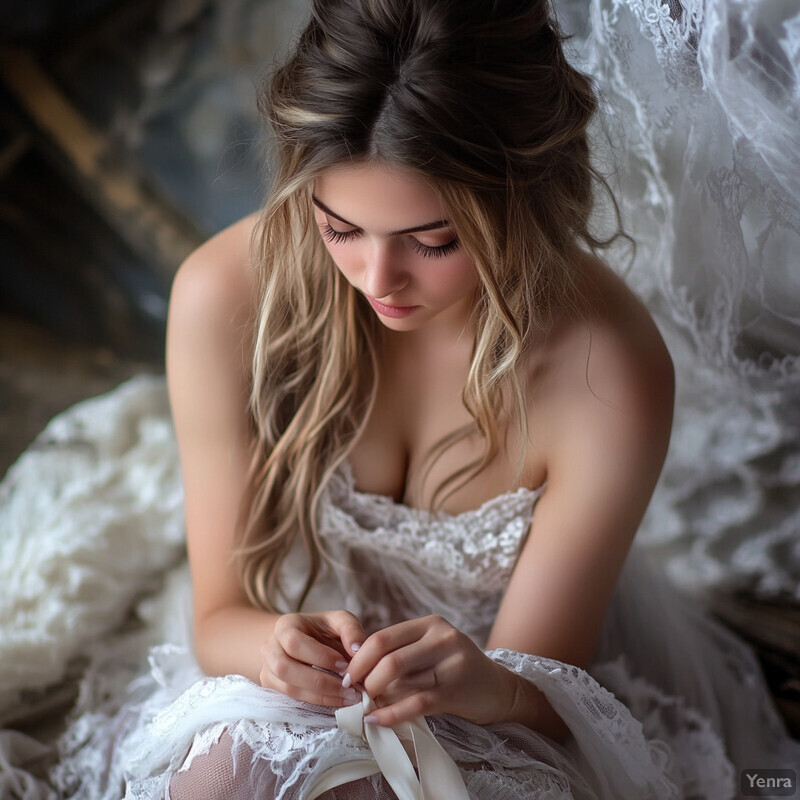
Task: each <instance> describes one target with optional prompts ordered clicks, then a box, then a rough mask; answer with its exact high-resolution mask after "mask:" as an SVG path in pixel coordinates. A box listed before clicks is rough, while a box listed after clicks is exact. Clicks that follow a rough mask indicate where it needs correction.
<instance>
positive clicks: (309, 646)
mask: <svg viewBox="0 0 800 800" xmlns="http://www.w3.org/2000/svg"><path fill="white" fill-rule="evenodd" d="M277 640H278V644H279V645H280V647H281V649H282V650H283V651H284V652H285V653H286V654H287V655H288V656H289V657H290V658H291V659H293V660H295V661H299V662H302V663H303V664H309V665H314V666H317V667H320V668H322V669H327V670H330V671H331V672H337V673H340V674H341V673H344V671H345V670H346V669H347V667H348V661H347V659H346V658H344V657H343V656H342V654H341V653H340V652H339V651H338V650H336V649H335V648H334V647H332V646H330V645H329V644H326V643H325V642H322V641H319V639H315V638H314V637H313V636H311V635H309V634H308V633H306V632H305V631H303V630H300V629H299V628H294V627H292V628H287V629H286V630H283V631H280V633H279V634H278V635H277Z"/></svg>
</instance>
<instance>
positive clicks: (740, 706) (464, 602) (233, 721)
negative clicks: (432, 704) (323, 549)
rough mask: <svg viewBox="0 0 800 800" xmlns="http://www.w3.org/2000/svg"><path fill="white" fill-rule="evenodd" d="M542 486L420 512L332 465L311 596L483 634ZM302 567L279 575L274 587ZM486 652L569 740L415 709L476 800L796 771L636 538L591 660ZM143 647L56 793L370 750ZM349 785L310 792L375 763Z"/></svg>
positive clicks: (723, 637)
mask: <svg viewBox="0 0 800 800" xmlns="http://www.w3.org/2000/svg"><path fill="white" fill-rule="evenodd" d="M543 488H544V487H542V488H540V489H539V490H537V491H529V490H527V489H520V490H518V491H515V492H509V493H506V494H503V495H501V496H499V497H496V498H495V499H493V500H490V501H489V502H487V503H485V504H484V505H483V506H481V507H480V508H479V509H477V510H474V511H467V512H465V513H462V514H458V515H447V514H441V515H432V514H430V513H428V512H425V511H421V510H416V509H412V508H409V507H406V506H404V505H401V504H398V503H396V502H394V501H393V500H391V499H390V498H386V497H383V496H380V495H375V494H367V493H363V492H360V491H357V490H356V489H355V487H354V483H353V478H352V473H351V471H350V469H349V466H348V464H347V463H345V464H344V465H343V466H342V467H341V468H340V470H339V471H338V472H337V473H335V474H334V477H333V479H332V481H331V483H330V484H329V486H328V489H327V490H326V494H325V498H324V501H323V503H322V511H321V514H322V517H321V521H322V531H323V535H324V539H325V541H326V542H327V543H328V545H329V547H330V550H331V554H332V556H333V560H334V563H335V567H333V568H332V569H330V570H329V571H328V573H327V575H326V577H325V579H324V580H323V581H322V582H321V583H320V584H319V585H318V586H317V587H316V588H315V590H314V592H313V595H312V598H311V604H310V607H311V608H339V607H344V608H348V609H350V610H351V611H353V612H354V613H355V614H356V615H358V616H359V617H360V618H361V619H362V620H363V621H364V623H365V627H366V628H367V629H368V631H369V630H375V629H377V628H380V627H383V626H385V625H387V624H391V623H393V622H398V621H400V620H403V619H407V618H409V617H415V616H421V615H425V614H430V613H436V614H441V615H442V616H444V617H445V618H447V619H448V620H450V621H451V622H452V623H453V624H454V625H456V626H457V627H459V628H461V629H462V630H464V631H465V632H467V633H468V634H469V635H470V636H472V637H473V638H474V640H475V641H476V642H478V643H479V644H481V643H483V642H484V641H485V639H486V637H487V634H488V632H489V629H490V626H491V624H492V620H493V618H494V616H495V613H496V611H497V608H498V604H499V602H500V598H501V596H502V594H503V590H504V587H505V586H506V583H507V581H508V579H509V576H510V574H511V571H512V569H513V565H514V561H515V556H516V553H517V551H518V548H519V546H520V543H521V540H522V539H523V537H524V535H525V533H526V530H527V529H528V527H529V521H530V519H531V515H532V510H533V506H534V504H535V502H536V500H537V498H538V497H539V496H540V494H541V492H542V490H543ZM301 562H302V559H296V560H294V561H292V562H290V563H289V564H288V565H287V568H286V569H285V570H284V574H285V576H286V578H287V581H288V585H289V586H290V587H291V586H292V585H295V586H296V585H298V584H297V583H296V582H297V581H298V580H299V578H300V572H301V570H302V563H301ZM293 581H294V584H293ZM183 590H187V591H188V587H187V586H184V587H183ZM183 590H179V593H180V591H183ZM170 602H171V603H174V602H175V595H174V593H173V597H172V598H171V600H170ZM168 609H169V606H165V610H168ZM184 625H186V623H185V622H184ZM184 631H185V628H184ZM112 650H113V648H112ZM489 656H490V657H491V658H493V659H495V660H496V661H498V662H500V663H502V664H504V665H505V666H506V667H508V668H509V669H512V670H514V671H516V672H519V673H520V674H522V675H524V676H525V677H526V678H527V679H528V680H530V681H532V682H533V683H534V684H535V685H536V686H537V687H539V688H540V689H541V690H542V691H543V692H544V693H545V694H546V696H547V697H548V699H549V701H550V702H551V704H552V705H553V706H554V708H555V709H556V710H557V711H558V713H559V714H560V715H561V716H562V717H563V719H564V720H565V721H566V722H567V724H568V725H569V727H570V730H571V734H572V735H571V736H570V737H569V739H568V740H567V742H566V744H565V745H564V746H560V745H558V744H556V743H554V742H553V741H551V740H549V739H548V738H547V737H545V736H543V735H540V734H537V733H535V732H534V731H532V730H530V729H527V728H525V727H523V726H520V725H515V724H499V725H492V726H487V727H479V726H476V725H473V724H470V723H468V722H465V721H464V720H462V719H460V718H457V717H452V716H444V717H435V718H431V719H430V720H429V723H430V727H431V728H432V730H433V732H434V734H435V736H436V738H437V739H438V741H439V742H440V743H441V745H442V746H443V747H444V750H445V751H446V752H447V754H449V756H450V758H451V759H452V760H453V761H454V762H455V763H456V764H457V765H458V767H459V770H460V772H461V775H462V777H463V782H464V785H465V787H466V790H467V792H468V797H470V798H474V800H478V799H480V800H489V798H491V800H524V799H525V798H531V799H532V798H548V800H549V799H551V798H552V799H555V798H564V799H566V798H575V799H576V800H590V798H591V799H592V800H595V799H599V798H603V800H611V799H612V798H613V799H614V800H621V799H623V798H624V799H625V800H627V799H630V800H634V798H636V799H637V800H640V799H641V800H644V799H645V798H654V799H655V798H662V799H664V800H666V798H675V799H676V800H677V799H678V798H696V799H697V800H724V798H730V797H734V796H738V795H737V794H736V792H737V791H738V783H739V771H740V770H741V769H744V768H753V767H756V768H759V769H764V768H768V767H773V768H790V767H793V768H795V769H798V768H800V743H798V742H794V741H792V740H790V739H789V738H788V737H787V735H786V731H785V729H784V727H783V725H782V722H781V721H780V719H779V718H778V716H777V715H776V713H775V711H774V709H773V706H772V703H771V700H770V698H769V696H768V694H767V691H766V687H765V684H764V680H763V677H762V676H761V673H760V671H759V668H758V666H757V663H756V661H755V659H754V658H753V656H752V654H751V652H750V651H749V649H748V648H747V647H746V646H745V645H744V644H743V643H742V642H741V641H740V640H738V639H737V638H735V637H734V636H732V635H731V634H729V633H727V632H726V631H725V630H724V629H723V628H721V627H720V626H718V625H716V624H714V623H712V622H711V621H709V620H708V619H706V618H705V617H703V616H701V615H700V613H699V612H698V611H696V610H695V609H694V608H693V606H692V605H691V604H690V603H689V602H687V601H686V599H684V598H683V596H681V595H679V594H678V593H677V592H676V591H675V590H674V589H673V588H671V586H669V585H668V584H667V583H666V582H665V581H664V579H663V577H661V576H659V574H658V572H657V571H656V570H655V569H654V568H653V567H651V566H650V565H649V564H648V563H647V556H646V554H645V553H644V552H642V551H641V550H640V548H639V547H637V545H634V546H633V549H632V550H631V552H630V554H629V558H628V560H627V562H626V564H625V567H624V570H623V574H622V578H621V580H620V582H619V584H618V586H617V589H616V592H615V595H614V599H613V601H612V605H611V607H610V609H609V612H608V616H607V619H606V622H605V626H604V630H603V635H602V639H601V642H600V646H599V649H598V652H597V656H596V659H595V662H594V664H593V666H592V667H591V669H590V670H588V671H584V670H581V669H578V668H576V667H574V666H570V665H567V664H562V663H560V662H557V661H553V660H550V659H546V658H539V657H537V656H536V655H526V654H522V653H517V652H512V651H508V650H495V651H491V652H490V653H489ZM115 660H116V662H119V656H118V654H116V655H114V656H111V658H110V662H114V661H115ZM150 661H151V667H152V668H151V672H150V675H149V676H147V677H144V678H141V677H140V678H139V679H137V680H135V681H133V682H132V683H131V684H130V685H129V688H128V690H127V695H126V696H124V697H123V698H120V697H118V698H117V701H118V702H120V701H121V700H123V699H124V703H123V704H122V707H121V709H120V710H118V711H115V712H113V713H108V711H106V713H97V711H96V710H95V712H89V713H86V714H84V715H82V716H81V715H79V716H78V718H77V720H76V721H75V723H74V725H73V727H72V728H71V729H70V731H68V733H67V735H66V736H65V737H64V739H63V741H62V748H63V751H62V752H63V759H62V761H61V763H60V765H59V766H58V768H57V770H56V772H55V776H56V779H57V785H58V786H59V788H60V789H61V790H62V791H64V792H65V793H66V794H71V795H74V796H77V797H81V798H92V800H97V799H98V798H100V797H103V798H108V800H112V799H115V798H118V797H121V796H123V795H124V796H125V797H126V798H130V800H160V798H162V797H164V796H165V792H166V791H167V789H168V788H169V789H170V790H171V794H172V796H174V797H175V798H181V800H182V798H185V797H192V798H202V797H204V796H206V795H205V794H204V792H206V791H207V790H208V788H207V787H209V786H214V785H216V786H218V787H224V789H223V791H224V792H225V795H224V796H226V797H229V798H242V800H244V798H249V799H250V800H261V798H263V800H272V798H273V797H275V798H278V799H279V800H283V799H284V798H285V799H286V800H288V799H289V798H298V799H299V798H304V797H307V796H308V794H307V792H309V791H310V787H312V785H313V784H314V783H315V782H316V781H317V780H318V779H319V778H320V776H322V775H323V774H324V773H325V772H326V771H327V770H329V769H331V768H337V765H341V764H343V763H345V762H359V761H361V760H363V759H365V758H366V757H368V756H370V752H369V748H368V746H367V745H366V744H365V742H364V741H363V740H362V739H361V738H357V737H355V736H353V735H352V734H350V733H348V732H346V731H343V730H341V729H339V728H338V727H337V725H336V719H335V718H334V716H333V713H332V712H331V711H329V710H326V709H323V708H320V707H316V706H309V705H305V704H302V703H298V702H296V701H292V700H290V699H288V698H286V697H285V696H283V695H281V694H279V693H277V692H273V691H271V690H266V689H262V688H261V687H259V686H257V685H255V684H254V683H252V682H250V681H248V680H246V679H245V678H243V677H240V676H235V675H234V676H226V677H222V678H207V677H203V676H202V674H201V673H200V670H199V668H198V667H197V665H196V663H195V662H194V659H193V658H192V656H191V654H190V648H189V647H187V643H186V641H185V640H184V641H180V640H179V637H178V638H176V641H174V642H173V643H166V644H165V645H162V646H160V647H158V648H156V649H155V650H154V651H153V653H152V654H151V659H150ZM118 668H119V666H118V663H117V669H118ZM92 694H93V695H94V696H95V699H96V696H97V694H98V692H97V690H96V689H95V690H94V691H93V692H92ZM231 753H233V762H235V764H236V773H235V775H232V760H231ZM357 785H358V787H359V789H358V792H357V793H355V794H352V793H351V794H347V793H344V794H338V795H325V797H331V796H336V797H358V798H368V797H369V798H375V797H378V798H387V799H388V798H393V797H394V795H393V794H392V793H391V790H390V789H389V787H388V784H387V782H386V781H385V780H384V779H383V778H382V777H381V775H380V774H379V773H377V774H375V775H374V776H373V777H372V778H365V779H363V780H362V781H360V783H359V784H357ZM215 796H216V795H215ZM465 796H466V795H465ZM426 798H427V800H451V796H449V795H445V794H441V793H439V794H434V795H432V796H431V795H426Z"/></svg>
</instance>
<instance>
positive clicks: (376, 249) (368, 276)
mask: <svg viewBox="0 0 800 800" xmlns="http://www.w3.org/2000/svg"><path fill="white" fill-rule="evenodd" d="M407 283H408V272H407V271H406V270H405V268H404V267H403V265H402V263H401V259H400V257H399V254H398V253H397V252H393V248H392V247H391V244H390V243H389V242H375V243H374V244H372V245H371V247H370V248H369V251H368V252H367V255H366V259H365V264H364V291H365V292H366V293H367V294H368V295H370V296H371V297H374V298H375V299H376V300H382V299H384V298H387V297H389V296H390V295H392V294H395V293H396V292H399V291H400V290H401V289H402V288H403V287H404V286H405V285H406V284H407Z"/></svg>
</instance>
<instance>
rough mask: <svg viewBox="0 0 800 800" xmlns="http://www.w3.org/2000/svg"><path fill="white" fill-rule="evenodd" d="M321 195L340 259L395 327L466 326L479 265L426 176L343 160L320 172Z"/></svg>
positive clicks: (322, 216)
mask: <svg viewBox="0 0 800 800" xmlns="http://www.w3.org/2000/svg"><path fill="white" fill-rule="evenodd" d="M313 201H314V215H315V219H316V222H317V225H318V226H319V230H320V233H321V235H322V237H323V239H324V241H325V246H326V247H327V248H328V252H329V253H330V254H331V257H332V258H333V261H334V263H335V264H336V266H337V267H338V268H339V269H340V270H341V272H342V274H343V275H344V277H345V278H346V279H347V280H348V281H349V282H350V283H351V284H352V285H353V286H354V287H355V288H356V289H357V290H358V291H360V292H361V293H362V294H363V295H364V296H365V297H366V298H367V300H369V302H370V304H371V305H372V307H373V309H374V310H375V313H376V314H377V315H378V317H379V318H380V320H381V322H382V323H383V324H384V325H385V326H386V327H387V328H390V329H392V330H396V331H411V330H418V329H420V328H422V327H423V326H426V329H428V330H433V329H434V328H435V329H436V330H439V331H440V332H441V333H442V334H445V335H447V334H448V333H450V332H453V333H454V334H455V335H458V334H459V333H460V332H461V331H463V329H464V326H465V324H466V322H467V318H468V316H469V311H470V308H471V305H472V299H473V296H474V293H475V289H476V288H477V286H478V276H477V272H476V270H475V265H474V263H473V262H472V259H470V258H469V257H468V256H467V255H466V253H464V251H463V250H462V249H461V247H460V245H459V242H458V240H457V239H456V235H455V232H454V230H453V228H452V227H451V226H450V224H449V223H448V221H447V219H446V215H445V214H444V211H443V209H442V205H441V202H440V201H439V198H438V196H437V195H436V192H434V190H433V189H432V188H431V187H430V186H429V185H428V184H427V183H426V182H425V181H424V180H423V179H422V178H420V177H418V176H417V175H415V174H414V173H412V172H405V171H402V170H398V169H392V168H389V167H384V166H380V165H376V164H359V165H346V166H341V167H336V168H334V169H330V170H327V171H326V172H324V173H323V174H322V175H320V176H319V177H318V178H317V179H316V181H315V182H314V190H313ZM428 323H433V325H432V326H431V325H428Z"/></svg>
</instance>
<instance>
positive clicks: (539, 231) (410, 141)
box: [236, 0, 614, 610]
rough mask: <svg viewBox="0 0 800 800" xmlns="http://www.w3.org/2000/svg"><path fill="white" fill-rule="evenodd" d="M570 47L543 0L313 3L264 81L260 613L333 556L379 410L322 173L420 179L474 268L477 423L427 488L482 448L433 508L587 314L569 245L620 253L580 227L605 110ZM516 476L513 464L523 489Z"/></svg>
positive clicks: (365, 320) (247, 578)
mask: <svg viewBox="0 0 800 800" xmlns="http://www.w3.org/2000/svg"><path fill="white" fill-rule="evenodd" d="M562 41H563V37H562V35H561V34H560V33H559V30H558V28H557V25H556V24H555V21H554V19H553V17H552V15H551V11H550V8H549V6H548V3H547V2H546V0H313V3H312V8H311V17H310V20H309V21H308V23H307V25H306V27H305V29H304V30H303V31H302V33H301V35H300V37H299V40H298V41H297V43H296V46H295V47H294V49H293V51H292V52H291V54H290V55H289V57H288V59H287V60H286V61H285V62H284V63H283V64H282V65H280V66H279V67H277V68H276V69H275V70H274V72H273V73H272V75H271V77H270V78H269V79H267V80H265V81H264V82H263V83H262V85H261V87H260V90H259V110H260V111H261V113H262V114H263V115H264V117H265V118H266V119H267V121H268V122H269V125H270V127H271V130H272V133H273V136H274V143H275V144H274V146H275V150H274V153H275V160H276V167H275V170H274V174H273V176H272V183H271V189H270V194H269V197H268V199H267V202H266V204H265V207H264V209H263V211H262V213H261V216H260V219H259V222H258V224H257V226H256V229H255V231H254V236H253V242H252V244H253V258H254V262H255V267H256V272H257V281H258V311H257V319H256V320H255V340H254V355H253V364H252V393H251V397H250V411H251V415H252V417H251V426H252V459H251V464H250V470H249V475H248V479H247V485H246V490H245V492H244V495H243V497H242V503H241V509H240V515H239V520H238V537H239V538H238V541H239V547H238V550H237V553H236V555H237V557H238V560H239V564H240V575H241V579H242V582H243V586H244V588H245V590H246V592H247V596H248V598H249V599H250V601H251V602H252V603H253V604H254V605H256V606H258V607H261V608H263V609H266V610H279V609H280V608H281V606H282V605H286V602H289V601H290V598H288V596H287V595H286V593H285V592H284V590H283V587H282V586H281V581H280V567H281V564H282V562H283V560H284V559H285V557H286V556H287V554H288V553H289V551H290V549H291V548H292V547H293V546H294V545H295V543H296V541H297V539H299V540H300V541H301V542H302V545H303V547H304V550H305V553H306V556H307V560H308V566H309V568H308V574H307V580H306V583H305V586H304V589H303V591H302V593H301V595H300V597H299V598H293V599H291V600H293V602H294V603H295V607H296V608H301V607H302V604H303V602H304V600H305V598H306V596H307V594H308V592H309V591H310V589H311V587H312V586H313V584H314V582H315V581H316V579H317V577H318V575H319V572H320V569H321V567H322V564H323V560H324V559H325V557H326V555H325V547H324V542H323V541H322V540H321V538H320V532H319V530H318V524H317V514H318V509H319V506H320V499H321V497H322V494H323V492H324V490H325V487H326V484H327V482H328V481H329V479H330V477H331V475H332V474H333V472H334V471H335V470H336V469H337V468H338V467H339V465H340V464H341V463H342V461H343V460H345V459H346V458H347V456H348V454H349V453H350V451H351V449H352V447H353V446H354V444H355V442H356V440H357V438H358V436H359V434H360V433H361V431H362V430H363V429H364V427H365V425H366V422H367V420H368V418H369V415H370V412H371V410H372V408H373V405H374V403H375V397H376V393H377V385H378V378H379V373H380V363H379V358H378V343H379V341H380V334H381V323H380V322H379V321H378V320H377V319H376V315H375V313H374V311H373V310H372V308H371V307H370V306H369V304H368V303H367V301H366V299H365V298H364V297H363V296H361V294H360V293H359V292H357V291H356V290H355V289H354V288H353V287H352V286H351V285H350V284H349V283H348V282H347V280H345V278H344V277H343V276H342V275H341V273H340V272H339V270H338V269H337V268H336V267H335V265H334V264H333V262H332V260H331V258H330V256H329V254H328V252H327V250H326V248H325V247H324V245H323V243H322V241H321V237H320V234H319V232H318V231H317V229H316V225H315V224H314V217H313V210H312V203H311V188H312V184H313V181H314V178H315V177H316V176H317V175H319V174H320V173H322V172H323V171H324V170H327V169H330V168H332V167H334V166H340V165H342V164H347V163H358V162H364V161H367V162H371V163H379V164H383V165H387V166H391V167H395V168H402V169H404V170H410V171H412V172H414V173H416V174H418V175H419V176H421V177H423V178H424V179H425V180H426V181H428V182H429V183H430V185H431V186H433V188H434V189H435V190H436V191H437V192H438V194H439V196H440V198H441V200H442V203H443V207H444V209H445V211H446V214H447V218H448V220H449V221H450V222H451V224H452V226H453V228H454V230H455V232H456V235H457V236H458V239H459V241H460V244H461V247H463V248H464V250H465V252H467V253H468V254H469V255H470V256H471V258H472V259H473V260H474V263H475V267H476V269H477V273H478V276H479V289H478V292H477V295H476V299H475V305H474V310H473V315H474V316H473V319H474V326H475V331H476V334H475V341H474V345H473V349H472V356H471V362H470V366H469V373H468V377H467V380H466V383H465V385H464V387H463V392H462V401H463V403H464V406H465V407H466V409H467V410H468V412H469V414H470V416H471V418H472V422H471V423H470V424H469V425H467V426H465V427H463V428H461V429H459V430H457V431H455V432H452V433H450V434H449V435H447V436H446V437H444V438H443V439H441V440H440V441H439V442H437V443H436V445H435V446H434V447H433V448H432V449H431V451H430V453H428V454H427V456H426V463H427V464H428V468H427V471H426V473H425V474H427V473H429V471H430V466H431V465H432V464H433V463H434V462H435V460H436V459H437V458H438V457H439V456H440V455H441V453H442V452H444V451H445V450H446V449H447V448H448V447H450V446H452V445H453V444H455V443H456V442H457V441H460V440H461V439H463V438H465V437H466V436H469V435H470V434H472V433H474V432H475V430H477V431H479V432H480V434H481V436H482V437H483V440H484V442H485V449H484V453H483V455H482V457H480V458H478V459H476V460H475V461H474V462H472V463H468V464H464V465H463V466H462V467H461V468H460V469H458V470H457V471H456V472H455V473H454V474H452V475H450V476H449V477H448V478H447V479H446V480H445V481H444V482H443V483H442V484H441V485H440V486H439V487H438V488H437V490H436V492H434V494H433V499H432V501H431V507H432V508H438V507H440V505H441V502H443V500H444V499H445V498H446V497H447V496H449V493H451V492H452V491H455V490H456V489H457V488H459V487H460V486H463V485H464V484H465V483H467V482H469V481H470V480H472V479H473V478H474V477H475V476H476V475H477V474H479V473H480V472H481V470H483V469H484V468H485V467H486V465H487V464H489V463H490V462H491V461H492V459H493V458H494V456H495V455H496V454H497V452H498V420H499V417H500V415H501V414H502V413H505V412H508V413H509V414H513V415H514V417H515V418H516V419H517V421H518V426H519V430H520V432H521V436H522V437H523V438H522V440H521V441H526V440H527V425H526V413H525V409H526V405H525V397H524V390H523V388H522V386H521V384H520V380H519V376H518V370H517V367H518V364H519V363H520V358H521V356H523V354H524V353H525V352H526V349H527V348H529V347H530V345H531V343H532V342H533V341H534V338H535V337H536V335H537V333H541V332H543V331H547V330H548V329H549V327H550V326H551V324H552V321H553V319H554V315H555V314H556V313H564V312H565V311H570V310H575V311H577V312H578V313H580V311H581V301H580V294H579V293H578V292H576V291H574V290H575V288H576V286H577V285H578V277H579V276H578V275H577V273H576V270H577V269H579V266H578V262H579V259H576V258H575V250H576V246H579V245H580V244H581V243H582V244H583V246H585V247H587V248H589V249H591V250H594V249H596V248H599V247H603V246H605V245H607V244H608V243H609V242H610V241H611V239H607V240H601V239H599V238H597V236H596V235H594V234H593V233H592V231H591V230H590V220H589V217H590V212H591V209H592V205H593V196H594V194H595V191H596V184H597V183H598V181H599V182H600V183H601V184H602V185H605V184H604V182H603V180H602V178H601V177H600V176H599V175H598V174H597V173H596V171H595V170H594V168H593V167H592V164H591V162H590V153H589V146H588V140H587V126H588V124H589V122H590V120H591V118H592V116H593V114H594V112H595V109H596V105H597V100H596V97H595V93H594V90H593V86H592V84H591V81H590V79H589V78H588V77H587V76H585V75H584V74H582V73H580V72H579V71H577V70H575V69H574V68H573V67H572V66H570V64H569V63H568V62H567V60H566V59H565V57H564V53H563V50H562ZM612 238H614V237H612ZM521 471H522V463H521V461H520V463H519V464H518V473H517V482H518V481H519V477H520V475H521ZM447 489H449V493H448V492H446V491H445V490H447Z"/></svg>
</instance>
